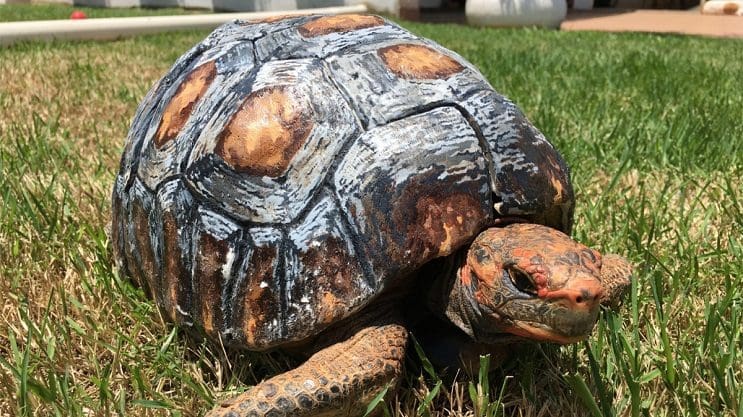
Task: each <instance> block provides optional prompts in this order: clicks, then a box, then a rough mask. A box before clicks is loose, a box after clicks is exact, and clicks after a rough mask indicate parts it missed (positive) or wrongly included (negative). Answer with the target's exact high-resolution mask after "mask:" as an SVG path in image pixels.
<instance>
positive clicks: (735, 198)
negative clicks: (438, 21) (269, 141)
mask: <svg viewBox="0 0 743 417" xmlns="http://www.w3.org/2000/svg"><path fill="white" fill-rule="evenodd" d="M4 7H5V6H4ZM0 10H2V7H0ZM0 13H2V12H1V11H0ZM405 25H406V26H407V27H409V28H410V29H411V30H413V31H415V32H417V33H419V34H422V35H424V36H428V37H431V38H433V39H435V40H437V41H439V42H441V43H443V44H444V45H445V46H447V47H449V48H452V49H454V50H456V51H458V52H459V53H461V54H462V55H464V56H465V57H466V58H467V59H469V60H471V61H472V62H473V63H475V65H477V66H478V67H479V68H480V69H481V70H482V71H483V73H484V74H485V75H486V76H487V77H488V79H489V80H490V81H491V83H492V84H493V85H494V86H495V87H496V89H498V90H499V91H501V92H503V93H505V94H506V95H508V96H509V97H510V98H512V99H513V100H514V101H515V102H516V103H518V104H519V105H520V107H521V108H522V109H523V110H524V111H525V112H526V113H527V114H528V115H529V117H530V118H531V119H532V121H533V122H534V123H535V124H536V125H537V126H539V127H540V128H541V129H542V130H543V131H544V132H545V134H547V136H548V137H550V138H552V140H553V141H554V143H555V144H556V145H557V147H558V148H559V149H560V150H561V152H562V153H563V155H564V156H565V158H566V159H567V160H568V162H569V163H570V165H571V166H572V174H573V179H574V185H575V188H576V190H577V192H578V199H579V200H578V208H577V213H576V227H575V236H576V238H577V239H578V240H580V241H582V242H584V243H587V244H589V245H592V246H595V247H597V248H599V249H601V250H606V251H616V252H619V253H622V254H625V255H627V256H628V257H629V258H631V259H632V260H633V261H635V262H636V263H637V265H638V268H637V276H636V278H637V283H636V286H634V287H633V290H632V292H631V294H630V296H629V297H628V299H627V300H626V302H625V305H624V307H623V308H622V310H621V311H620V312H619V313H611V312H605V313H604V314H603V315H602V318H601V321H600V322H599V324H598V325H597V328H596V330H595V332H594V335H593V336H592V337H591V338H590V339H589V340H588V341H587V342H585V343H581V344H577V345H573V346H567V347H562V348H557V347H554V346H539V345H527V346H525V347H524V348H521V349H519V352H518V355H515V356H514V359H513V360H511V361H509V362H507V364H506V365H505V366H504V367H503V368H502V369H500V370H498V371H496V372H495V373H494V374H492V375H487V373H483V372H481V373H480V374H479V375H474V376H472V377H471V378H468V377H462V378H460V380H458V381H457V382H453V383H452V382H451V381H449V380H442V379H441V378H442V377H441V376H439V375H438V374H437V373H436V371H435V370H433V369H430V368H429V367H426V366H424V367H423V368H422V369H421V368H418V367H412V366H411V367H409V371H408V377H407V381H406V382H405V384H404V385H405V386H406V389H405V390H402V391H400V392H399V393H398V394H397V396H393V395H392V394H390V395H388V396H387V399H386V406H387V408H388V411H389V413H390V414H392V415H395V414H401V415H409V416H417V415H421V416H427V415H435V416H439V415H441V416H443V415H467V416H472V415H476V416H499V415H504V414H505V415H516V416H546V415H553V416H561V415H587V416H600V415H605V416H614V415H616V416H633V417H634V416H674V417H676V416H736V415H743V389H742V384H743V358H741V354H743V339H742V338H741V329H743V324H742V323H741V313H742V312H743V261H742V258H743V241H742V236H743V233H742V232H743V216H741V203H740V199H739V197H740V195H741V192H742V191H743V189H742V187H741V177H742V176H743V175H742V174H743V161H742V158H743V149H742V148H743V119H742V117H741V116H743V112H741V109H743V93H741V90H740V82H741V74H743V42H741V41H734V40H710V39H699V38H689V37H677V36H655V35H614V34H598V33H575V32H567V33H563V32H553V31H542V30H487V29H474V28H468V27H461V26H450V25H443V26H434V25H426V24H410V23H405ZM205 35H206V34H205V33H203V32H198V33H177V34H167V35H159V36H148V37H141V38H136V39H130V40H123V41H118V42H112V43H95V42H83V43H54V44H42V43H24V44H20V45H17V46H15V47H12V48H6V49H0V114H2V115H3V116H2V117H0V201H2V204H0V248H3V250H0V294H3V296H2V300H3V301H2V303H0V307H2V310H0V415H11V416H13V415H34V416H47V415H48V416H54V415H59V416H89V415H121V416H124V415H126V416H132V415H142V416H144V415H147V416H149V415H180V416H192V415H199V414H201V413H203V412H204V411H205V410H207V409H208V408H209V407H210V406H211V405H212V404H213V403H214V402H215V401H217V400H218V399H222V398H225V397H227V396H229V395H230V393H234V392H238V391H243V390H245V389H246V388H247V386H248V385H249V384H252V383H254V382H255V381H256V380H257V379H259V378H261V377H263V376H265V375H269V374H271V373H275V372H278V371H279V370H280V369H285V367H286V366H287V364H286V363H287V361H286V359H285V358H283V357H282V356H281V355H275V354H274V355H270V356H268V355H256V354H250V353H230V354H224V353H223V352H222V350H221V349H220V348H219V347H215V346H213V345H208V344H202V343H199V342H195V341H193V340H191V339H190V338H188V337H186V335H184V334H182V333H181V332H180V331H178V330H177V329H173V328H171V327H170V326H169V325H168V324H166V323H163V321H162V320H161V318H160V316H159V315H158V313H157V311H156V309H155V308H154V306H153V304H152V303H151V302H149V301H148V300H147V299H146V298H145V297H144V295H143V293H142V292H141V291H139V290H138V289H136V288H134V287H133V286H132V285H131V284H130V283H129V282H127V281H125V280H122V279H120V278H118V277H117V276H116V274H115V272H114V270H113V268H112V260H111V251H110V244H109V241H108V237H107V227H108V226H107V224H108V221H109V204H110V202H109V201H110V197H109V193H110V188H111V183H112V180H113V177H114V175H115V172H116V170H117V164H118V158H119V154H120V152H121V149H122V147H123V138H124V137H125V134H126V131H127V128H128V123H129V121H130V119H131V117H132V115H133V112H134V109H135V107H136V105H137V103H138V101H139V100H140V99H141V97H143V95H144V94H145V92H146V91H147V89H148V88H149V87H150V86H151V85H152V83H153V82H154V81H155V79H156V78H157V77H159V76H160V75H161V74H163V73H164V72H165V71H166V70H167V68H168V67H169V65H170V64H171V63H172V62H173V60H174V59H175V58H176V57H178V56H179V55H180V54H181V53H183V52H184V51H185V50H186V49H187V48H188V47H189V46H190V45H192V44H193V43H195V42H197V41H198V40H200V39H201V38H203V36H205ZM413 356H415V355H413ZM419 362H422V363H424V364H425V361H419ZM447 413H451V414H447Z"/></svg>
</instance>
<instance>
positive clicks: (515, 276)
mask: <svg viewBox="0 0 743 417" xmlns="http://www.w3.org/2000/svg"><path fill="white" fill-rule="evenodd" d="M508 276H509V277H510V278H511V282H512V283H513V285H514V286H516V288H517V289H518V290H519V291H521V292H523V293H526V294H529V295H533V296H535V297H536V295H537V286H536V285H535V284H534V281H532V279H531V277H530V276H529V274H527V273H526V272H524V271H522V270H520V269H518V268H515V267H510V268H508Z"/></svg>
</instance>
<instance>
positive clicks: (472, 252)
mask: <svg viewBox="0 0 743 417" xmlns="http://www.w3.org/2000/svg"><path fill="white" fill-rule="evenodd" d="M574 200H575V195H574V192H573V189H572V185H571V182H570V176H569V171H568V167H567V165H566V163H565V161H564V160H563V158H562V156H561V155H560V154H559V153H558V151H557V150H556V149H555V148H554V147H553V146H552V144H550V142H549V141H548V140H547V139H546V138H545V137H544V135H543V134H542V133H540V131H539V130H537V128H535V127H534V126H532V124H531V123H530V122H529V121H528V120H527V118H526V117H525V116H524V114H523V113H522V112H521V111H519V110H518V109H517V108H516V106H515V105H514V104H513V103H512V102H511V101H509V100H508V99H506V98H505V97H503V96H502V95H500V94H498V93H497V92H495V91H494V90H493V88H492V87H491V86H490V84H489V83H488V82H487V81H486V79H485V78H484V77H483V76H482V75H481V74H480V73H479V72H478V70H477V69H476V68H475V67H474V66H473V65H472V64H470V63H468V62H467V61H466V60H465V59H463V58H462V57H460V56H459V55H457V54H456V53H454V52H452V51H449V50H447V49H445V48H443V47H441V46H439V45H437V44H436V43H434V42H432V41H430V40H427V39H423V38H420V37H418V36H416V35H414V34H412V33H410V32H408V31H406V30H404V29H402V28H401V27H399V26H397V25H395V24H393V23H391V22H389V21H387V20H385V19H383V18H381V17H378V16H374V15H337V16H333V15H312V16H300V17H297V16H282V17H279V18H272V19H265V20H254V21H241V20H235V21H232V22H230V23H227V24H224V25H223V26H221V27H219V28H217V29H216V30H215V31H214V32H213V33H211V34H210V35H209V36H208V37H207V38H206V39H205V40H203V41H202V42H200V43H199V44H198V45H196V46H195V47H193V48H192V49H191V50H189V51H188V52H187V53H185V54H184V55H183V56H182V57H180V58H179V59H178V60H177V61H176V62H175V64H174V65H173V67H172V68H171V69H170V71H169V72H168V73H167V74H166V75H165V76H164V77H163V78H162V79H160V80H159V81H158V82H157V83H156V84H155V86H154V87H152V89H151V90H150V91H149V93H148V94H147V96H146V97H145V98H144V100H143V101H142V103H141V104H140V105H139V107H138V109H137V111H136V114H135V116H134V119H133V122H132V125H131V129H130V132H129V135H128V138H127V143H126V146H125V149H124V152H123V156H122V159H121V165H120V171H119V174H118V176H117V177H116V180H115V184H114V188H113V198H112V201H113V202H112V223H113V224H112V242H113V247H114V254H115V259H116V263H117V267H118V270H119V271H120V273H122V274H123V275H125V276H128V277H131V278H132V279H133V280H134V281H135V282H138V283H139V284H141V285H142V286H143V287H144V288H145V289H146V291H147V292H148V294H149V295H150V296H151V297H152V298H153V299H154V300H155V301H156V303H157V305H158V307H159V308H160V310H161V311H162V314H163V315H164V317H165V318H166V319H168V320H170V321H172V322H174V323H176V324H178V325H181V326H185V327H186V328H191V329H196V330H195V331H196V332H197V333H199V334H201V335H205V336H206V337H208V338H211V339H218V340H220V341H221V342H222V343H224V344H225V345H228V346H234V347H238V348H243V349H248V350H255V351H266V350H270V349H277V348H285V349H291V350H292V351H294V352H302V353H304V354H306V355H307V357H308V359H307V360H306V361H305V362H304V363H303V364H301V365H300V366H298V367H297V368H295V369H293V370H291V371H289V372H286V373H283V374H280V375H277V376H274V377H273V378H270V379H268V380H266V381H264V382H262V383H260V384H258V385H257V386H255V387H253V388H252V389H250V390H249V391H247V392H246V393H244V394H242V395H240V396H238V397H236V398H234V399H232V400H228V401H227V402H225V403H223V404H221V405H219V406H217V407H216V408H215V409H214V410H213V411H211V412H210V413H209V415H210V416H320V415H322V416H329V415H359V414H361V413H362V412H363V410H364V409H365V407H366V405H367V403H368V402H369V401H370V400H371V399H373V398H374V397H375V396H376V395H378V393H380V392H382V390H383V389H384V387H388V386H394V383H395V381H398V380H399V377H400V375H401V372H402V364H403V359H404V357H405V353H406V350H407V347H408V339H409V335H410V332H411V331H413V332H415V331H417V330H416V329H423V330H421V331H426V330H425V329H431V328H432V327H433V328H435V329H438V330H436V331H434V332H430V331H429V337H421V339H422V340H425V343H426V345H430V346H431V349H432V351H437V346H438V345H447V346H445V349H439V350H440V351H446V350H451V348H452V347H453V348H454V349H455V350H457V351H458V352H459V353H460V354H461V355H460V356H462V359H464V356H465V353H466V352H467V351H482V347H483V346H485V347H486V348H485V349H490V351H493V352H497V351H498V350H499V349H501V348H502V346H503V345H504V343H512V342H514V341H526V340H536V341H543V342H555V343H561V344H564V343H571V342H574V341H577V340H581V339H583V338H585V337H587V336H588V335H589V334H590V332H591V331H592V328H593V326H594V324H595V322H596V320H597V314H598V311H599V306H600V303H602V302H604V303H607V304H608V303H611V302H613V301H614V300H616V299H617V298H618V297H619V296H620V294H621V293H622V291H623V289H624V288H626V287H627V285H628V284H629V282H630V273H631V272H630V271H631V266H630V263H629V262H628V261H627V260H625V259H624V258H622V257H620V256H617V255H606V256H603V257H602V256H601V254H599V252H597V251H595V250H593V249H589V248H587V247H585V246H583V245H582V244H580V243H577V242H575V241H573V240H572V239H571V238H570V237H569V234H570V232H571V228H572V223H573V211H574ZM446 323H448V326H449V327H447V325H445V324H446ZM446 329H449V330H446ZM431 333H432V334H431ZM473 346H475V347H478V349H480V350H477V349H475V350H472V349H470V348H471V347H473ZM468 349H469V350H468ZM442 356H446V355H442ZM449 356H451V355H449ZM450 359H451V358H449V359H446V358H443V359H442V361H446V360H450Z"/></svg>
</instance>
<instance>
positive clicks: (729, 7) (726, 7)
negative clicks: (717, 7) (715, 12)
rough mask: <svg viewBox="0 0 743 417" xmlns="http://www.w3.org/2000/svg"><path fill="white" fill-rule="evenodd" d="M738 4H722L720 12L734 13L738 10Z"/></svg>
mask: <svg viewBox="0 0 743 417" xmlns="http://www.w3.org/2000/svg"><path fill="white" fill-rule="evenodd" d="M738 8H739V6H738V5H737V4H735V3H725V5H724V6H722V12H723V13H725V14H735V13H737V12H738Z"/></svg>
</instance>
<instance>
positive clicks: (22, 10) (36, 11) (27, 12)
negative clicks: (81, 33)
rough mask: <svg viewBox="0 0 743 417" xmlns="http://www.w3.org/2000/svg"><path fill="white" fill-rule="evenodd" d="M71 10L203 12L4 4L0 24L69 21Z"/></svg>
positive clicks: (94, 13)
mask: <svg viewBox="0 0 743 417" xmlns="http://www.w3.org/2000/svg"><path fill="white" fill-rule="evenodd" d="M73 10H81V11H83V12H84V13H85V15H86V16H87V17H88V18H100V17H134V16H164V15H173V14H184V13H198V12H201V13H204V11H203V10H202V11H198V10H194V11H189V10H185V9H181V8H176V7H166V8H161V9H160V8H159V9H147V8H126V9H107V8H102V7H79V6H75V7H73V6H67V5H63V4H4V5H0V22H17V21H23V20H54V19H69V18H70V13H72V11H73Z"/></svg>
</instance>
